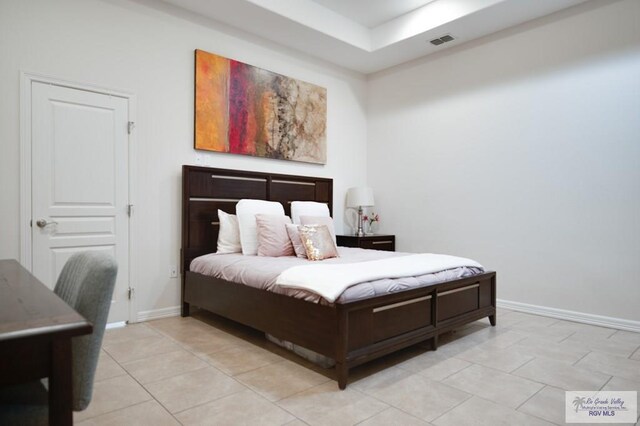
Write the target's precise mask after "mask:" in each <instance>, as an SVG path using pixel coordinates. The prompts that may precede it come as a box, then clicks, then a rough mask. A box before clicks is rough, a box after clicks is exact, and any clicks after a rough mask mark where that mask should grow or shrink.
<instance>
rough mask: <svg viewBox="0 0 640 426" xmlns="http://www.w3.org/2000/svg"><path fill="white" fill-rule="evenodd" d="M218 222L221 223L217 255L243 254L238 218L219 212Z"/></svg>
mask: <svg viewBox="0 0 640 426" xmlns="http://www.w3.org/2000/svg"><path fill="white" fill-rule="evenodd" d="M218 221H219V222H220V229H219V230H218V249H217V253H220V254H225V253H241V252H242V246H241V245H240V227H239V226H238V217H237V216H236V215H234V214H229V213H227V212H224V211H222V210H218Z"/></svg>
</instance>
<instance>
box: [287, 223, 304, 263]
mask: <svg viewBox="0 0 640 426" xmlns="http://www.w3.org/2000/svg"><path fill="white" fill-rule="evenodd" d="M285 227H286V228H287V234H288V235H289V239H290V240H291V245H292V246H293V251H294V252H295V253H296V256H298V257H300V258H303V259H306V258H307V251H306V250H305V249H304V244H302V240H301V239H300V232H299V231H298V225H290V224H286V225H285Z"/></svg>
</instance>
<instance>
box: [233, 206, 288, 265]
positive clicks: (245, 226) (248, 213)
mask: <svg viewBox="0 0 640 426" xmlns="http://www.w3.org/2000/svg"><path fill="white" fill-rule="evenodd" d="M236 214H237V215H238V224H239V225H240V245H242V254H246V255H256V254H258V226H257V224H256V215H257V214H274V215H281V216H284V207H282V204H280V203H278V202H277V201H263V200H240V201H238V204H236Z"/></svg>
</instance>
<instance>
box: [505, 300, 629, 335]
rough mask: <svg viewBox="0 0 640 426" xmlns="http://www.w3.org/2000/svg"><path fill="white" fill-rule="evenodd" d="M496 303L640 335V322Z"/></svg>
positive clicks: (519, 309)
mask: <svg viewBox="0 0 640 426" xmlns="http://www.w3.org/2000/svg"><path fill="white" fill-rule="evenodd" d="M496 302H497V305H498V307H499V308H505V309H511V310H513V311H519V312H526V313H529V314H536V315H542V316H545V317H551V318H558V319H563V320H567V321H574V322H580V323H584V324H590V325H597V326H600V327H608V328H617V329H618V330H627V331H635V332H638V333H640V321H633V320H627V319H623V318H614V317H605V316H602V315H594V314H586V313H584V312H576V311H567V310H565V309H557V308H549V307H546V306H538V305H530V304H528V303H521V302H512V301H510V300H503V299H498V300H496ZM498 321H500V318H498Z"/></svg>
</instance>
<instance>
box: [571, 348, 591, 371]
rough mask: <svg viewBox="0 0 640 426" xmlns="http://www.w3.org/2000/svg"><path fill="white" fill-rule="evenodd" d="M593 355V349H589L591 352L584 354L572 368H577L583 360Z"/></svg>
mask: <svg viewBox="0 0 640 426" xmlns="http://www.w3.org/2000/svg"><path fill="white" fill-rule="evenodd" d="M591 353H593V351H592V350H591V349H589V352H587V353H586V354H584V355H583V356H582V357H580V359H579V360H577V361H576V362H574V363H573V364H571V365H572V366H574V367H577V366H578V365H577V364H578V363H579V362H580V361H582V360H583V359H585V358H586V357H587V356H588V355H589V354H591Z"/></svg>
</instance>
